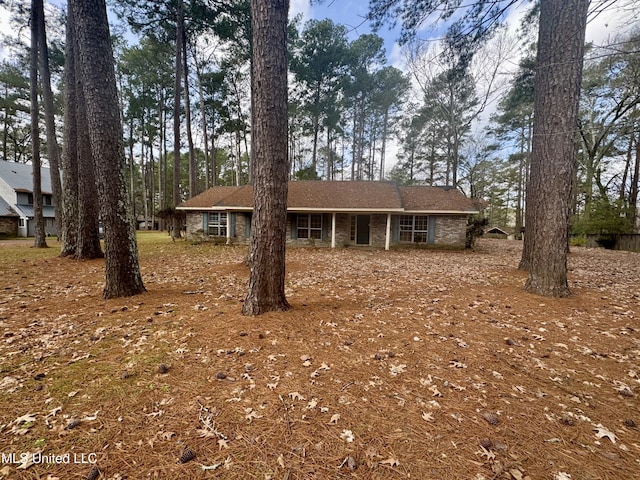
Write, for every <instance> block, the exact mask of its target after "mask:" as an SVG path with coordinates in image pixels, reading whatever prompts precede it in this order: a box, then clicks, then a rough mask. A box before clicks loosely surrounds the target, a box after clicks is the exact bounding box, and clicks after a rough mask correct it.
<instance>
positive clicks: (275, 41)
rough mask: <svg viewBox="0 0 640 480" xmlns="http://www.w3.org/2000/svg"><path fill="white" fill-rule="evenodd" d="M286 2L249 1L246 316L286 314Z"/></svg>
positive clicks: (277, 0)
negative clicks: (250, 205) (250, 72)
mask: <svg viewBox="0 0 640 480" xmlns="http://www.w3.org/2000/svg"><path fill="white" fill-rule="evenodd" d="M288 12H289V1H288V0H251V13H252V31H253V35H252V40H253V52H252V55H253V77H252V78H253V95H254V98H253V105H254V108H255V115H254V116H253V118H254V122H255V125H254V126H253V133H254V138H253V149H254V151H253V154H254V157H253V158H254V161H253V165H252V167H253V171H252V179H253V192H254V193H253V201H254V209H253V218H252V223H251V245H250V253H249V268H250V275H249V292H248V294H247V297H246V299H245V301H244V305H243V307H242V313H243V314H245V315H260V314H262V313H265V312H268V311H282V310H287V309H288V308H289V303H288V302H287V299H286V298H285V294H284V284H285V276H286V274H285V248H286V226H287V190H288V185H287V180H288V172H289V159H288V148H287V131H288V128H287V123H288V118H287V15H288Z"/></svg>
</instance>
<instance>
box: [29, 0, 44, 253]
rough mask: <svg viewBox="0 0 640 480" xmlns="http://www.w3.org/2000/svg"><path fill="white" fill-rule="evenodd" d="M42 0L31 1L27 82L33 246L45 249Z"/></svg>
mask: <svg viewBox="0 0 640 480" xmlns="http://www.w3.org/2000/svg"><path fill="white" fill-rule="evenodd" d="M43 11H44V8H43V6H42V0H32V1H31V50H30V59H31V68H30V71H29V82H30V85H31V92H30V94H31V155H32V158H31V162H32V165H33V216H34V223H35V239H34V243H33V246H34V247H36V248H46V247H47V239H46V237H45V231H44V215H43V213H42V170H41V169H40V166H41V165H40V164H41V162H40V126H39V120H40V118H39V117H40V109H39V105H38V44H39V41H38V23H39V17H40V12H43Z"/></svg>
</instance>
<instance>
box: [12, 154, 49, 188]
mask: <svg viewBox="0 0 640 480" xmlns="http://www.w3.org/2000/svg"><path fill="white" fill-rule="evenodd" d="M40 171H41V176H42V187H41V189H42V193H48V194H50V193H52V190H51V174H50V171H49V169H48V168H45V167H42V168H41V170H40ZM0 178H1V179H2V180H4V181H5V183H6V184H7V185H9V187H11V188H12V189H13V190H15V191H16V192H33V166H32V165H30V164H26V163H16V162H7V161H4V160H0Z"/></svg>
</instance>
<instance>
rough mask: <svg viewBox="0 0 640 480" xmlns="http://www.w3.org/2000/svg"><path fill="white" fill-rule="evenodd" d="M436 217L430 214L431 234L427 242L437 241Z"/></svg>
mask: <svg viewBox="0 0 640 480" xmlns="http://www.w3.org/2000/svg"><path fill="white" fill-rule="evenodd" d="M436 218H437V217H434V216H433V215H429V220H428V222H429V234H428V238H427V243H436Z"/></svg>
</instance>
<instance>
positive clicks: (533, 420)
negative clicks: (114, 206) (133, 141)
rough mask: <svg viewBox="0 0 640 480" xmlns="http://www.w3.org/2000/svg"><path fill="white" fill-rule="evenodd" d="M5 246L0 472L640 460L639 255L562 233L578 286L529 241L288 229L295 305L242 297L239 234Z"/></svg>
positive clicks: (617, 464) (613, 469) (349, 470)
mask: <svg viewBox="0 0 640 480" xmlns="http://www.w3.org/2000/svg"><path fill="white" fill-rule="evenodd" d="M50 244H51V245H53V248H49V249H47V250H35V249H33V248H30V247H29V244H20V243H18V244H13V245H10V246H7V247H6V248H0V291H1V292H2V294H1V296H0V369H1V372H2V375H1V377H0V454H1V455H2V456H1V457H0V462H1V463H0V478H3V479H4V478H7V479H9V478H10V479H43V480H55V479H61V480H66V479H75V478H78V479H81V478H91V479H95V478H102V479H112V480H116V479H146V478H152V479H156V478H157V479H178V478H180V479H200V478H221V479H260V480H268V479H274V480H275V479H278V480H285V479H286V480H293V479H336V478H351V479H403V478H413V479H471V480H481V479H484V480H490V479H515V480H521V479H526V478H529V479H532V480H534V479H535V480H537V479H554V480H567V479H571V480H592V479H633V478H640V431H639V430H638V425H640V402H639V401H638V397H639V395H640V322H639V319H640V304H639V301H640V255H639V254H635V253H628V252H612V251H605V250H595V249H592V250H587V249H583V248H574V249H573V250H572V252H571V254H570V270H571V272H570V284H571V288H572V290H573V292H574V296H573V297H571V298H567V299H560V300H558V299H547V298H542V297H537V296H533V295H529V294H526V293H524V292H523V290H522V285H523V284H524V280H525V274H523V273H522V272H519V271H517V269H516V267H517V264H518V261H519V258H520V244H519V243H516V242H509V241H501V240H484V241H480V243H479V245H478V248H477V249H476V250H475V251H466V252H452V251H426V250H404V251H390V252H385V251H380V250H359V249H355V248H350V249H338V250H334V251H331V250H327V249H305V248H298V249H291V250H290V251H289V252H288V264H287V267H288V282H287V295H288V298H289V300H290V302H291V304H292V306H293V308H292V309H291V310H290V311H288V312H286V313H277V314H267V315H264V316H262V317H259V318H246V317H242V316H241V315H240V308H241V302H242V300H243V297H244V295H245V293H246V284H247V278H248V270H247V269H246V267H244V266H243V265H242V260H243V257H244V253H245V250H244V249H243V248H240V247H228V246H213V245H192V244H189V243H188V242H176V243H171V241H170V240H169V239H168V238H167V237H165V236H164V235H160V234H142V235H141V237H140V250H141V266H142V270H143V275H144V281H145V284H146V287H147V289H148V293H146V294H144V295H140V296H136V297H132V298H125V299H119V300H110V301H105V300H102V297H101V293H102V286H103V262H102V261H89V262H74V261H72V260H69V259H60V258H58V257H57V251H58V248H57V246H56V245H54V244H53V242H52V241H50Z"/></svg>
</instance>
